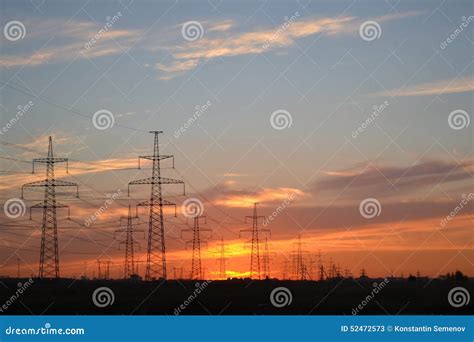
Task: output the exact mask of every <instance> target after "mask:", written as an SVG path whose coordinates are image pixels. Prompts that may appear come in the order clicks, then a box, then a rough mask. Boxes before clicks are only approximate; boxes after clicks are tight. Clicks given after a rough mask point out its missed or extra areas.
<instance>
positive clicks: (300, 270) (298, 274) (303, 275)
mask: <svg viewBox="0 0 474 342" xmlns="http://www.w3.org/2000/svg"><path fill="white" fill-rule="evenodd" d="M303 253H308V252H306V251H303V250H302V242H301V234H298V242H297V243H296V253H295V254H294V255H293V258H294V266H295V277H294V278H295V279H296V280H307V278H308V276H309V274H308V267H307V265H306V263H305V260H304V257H303Z"/></svg>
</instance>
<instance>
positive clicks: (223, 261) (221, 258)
mask: <svg viewBox="0 0 474 342" xmlns="http://www.w3.org/2000/svg"><path fill="white" fill-rule="evenodd" d="M218 246H219V247H220V251H219V254H220V255H219V278H220V279H226V278H227V274H226V267H225V266H226V259H227V258H226V257H225V243H224V238H222V239H221V243H220V244H218Z"/></svg>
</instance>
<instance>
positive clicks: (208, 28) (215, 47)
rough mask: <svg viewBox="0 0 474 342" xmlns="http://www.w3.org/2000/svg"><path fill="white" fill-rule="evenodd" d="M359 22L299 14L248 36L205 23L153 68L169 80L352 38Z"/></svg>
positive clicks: (380, 19) (230, 23)
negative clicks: (200, 33)
mask: <svg viewBox="0 0 474 342" xmlns="http://www.w3.org/2000/svg"><path fill="white" fill-rule="evenodd" d="M419 14H420V12H407V13H402V14H398V15H386V16H381V17H378V18H375V20H377V21H378V22H384V21H390V20H395V19H402V18H405V17H410V16H416V15H419ZM360 22H361V20H360V19H358V18H355V17H352V16H344V17H338V18H330V17H326V18H308V19H300V18H299V14H298V16H297V17H295V18H294V20H293V21H291V22H288V23H286V24H287V25H282V24H283V23H282V24H280V25H278V26H276V27H271V28H259V29H255V30H253V31H248V32H230V29H231V28H234V27H235V26H236V25H235V23H234V22H233V21H231V20H227V21H224V22H220V23H217V24H213V25H211V24H209V23H208V22H204V23H202V24H203V27H204V35H205V36H204V38H202V39H200V40H197V41H194V42H185V43H179V44H174V45H171V46H168V47H167V49H169V50H171V51H174V53H173V55H172V59H171V60H169V61H168V62H163V61H162V62H160V63H158V64H157V65H156V66H155V67H156V69H158V70H160V71H162V72H163V73H164V76H162V77H161V78H165V79H169V78H172V77H173V76H177V75H180V74H182V73H183V72H184V71H188V70H191V69H193V68H195V67H196V66H197V65H198V64H199V62H200V61H202V60H210V59H213V58H220V57H233V56H241V55H248V54H258V53H263V52H268V51H271V50H277V49H281V48H285V47H290V46H293V45H295V44H296V42H297V40H298V39H302V38H305V37H309V36H312V35H316V34H321V35H325V36H339V35H342V34H355V33H357V32H358V28H359V25H360Z"/></svg>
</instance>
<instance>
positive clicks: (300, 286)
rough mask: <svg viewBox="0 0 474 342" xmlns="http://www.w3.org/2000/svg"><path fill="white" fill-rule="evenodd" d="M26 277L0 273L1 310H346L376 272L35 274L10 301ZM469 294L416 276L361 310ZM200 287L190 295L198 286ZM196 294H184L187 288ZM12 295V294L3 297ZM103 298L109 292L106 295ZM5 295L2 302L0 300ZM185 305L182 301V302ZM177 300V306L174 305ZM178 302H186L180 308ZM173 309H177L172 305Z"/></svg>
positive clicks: (441, 308) (413, 310) (435, 305)
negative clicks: (198, 277) (102, 299)
mask: <svg viewBox="0 0 474 342" xmlns="http://www.w3.org/2000/svg"><path fill="white" fill-rule="evenodd" d="M26 281H27V279H20V280H18V279H10V278H6V279H0V285H3V286H0V308H1V309H2V310H0V314H26V315H28V314H35V315H38V314H48V315H53V314H54V315H56V314H67V315H76V314H81V315H83V314H86V315H88V314H92V315H100V314H121V315H122V314H136V315H146V314H159V315H174V314H177V313H178V314H183V315H208V314H212V315H217V314H224V315H230V314H234V315H235V314H237V315H241V314H250V315H253V314H256V315H267V314H269V315H275V314H276V315H306V314H312V315H341V314H342V315H351V314H352V313H353V309H354V308H356V307H357V306H358V305H359V304H361V303H362V301H363V300H364V299H366V297H367V295H369V294H370V293H371V291H372V290H373V289H374V282H377V283H379V284H380V282H381V281H382V280H381V279H366V280H363V281H361V280H359V279H358V280H357V281H356V280H354V279H345V280H330V281H323V282H315V281H279V280H262V281H251V280H248V279H246V280H237V279H236V280H227V281H212V282H211V283H209V284H207V286H205V285H204V283H205V282H203V281H199V282H198V283H199V285H198V286H196V281H189V280H186V281H184V280H183V281H177V280H170V281H154V282H131V281H124V280H93V281H85V280H74V279H61V280H50V281H48V280H38V279H36V280H34V282H33V283H32V284H31V286H29V287H28V288H27V289H26V290H24V291H23V293H22V294H20V295H19V297H18V299H16V300H13V301H11V296H12V295H13V294H14V293H15V292H16V291H17V289H18V288H19V287H18V282H22V283H23V284H24V283H25V282H26ZM459 286H460V287H463V288H465V289H467V290H468V291H469V292H470V294H471V295H473V294H474V280H472V279H470V280H467V281H463V282H456V281H441V280H431V281H429V280H427V279H417V280H416V281H407V280H395V279H394V280H390V281H389V283H388V284H387V285H386V286H385V287H384V288H383V289H381V290H380V291H379V293H377V294H375V296H374V298H373V299H371V300H369V301H368V303H367V304H366V305H365V306H364V307H363V308H362V309H361V310H359V313H358V314H360V315H367V314H382V315H383V314H402V315H407V314H415V315H421V314H428V315H429V314H435V315H441V314H442V315H444V314H446V315H448V314H449V315H458V314H462V315H467V314H473V313H474V308H473V300H474V299H473V300H471V301H470V303H469V304H468V305H465V306H462V307H460V308H454V307H452V306H451V305H450V304H449V302H448V293H449V291H450V290H451V289H452V288H454V287H459ZM99 287H108V288H110V289H111V290H112V291H113V294H114V297H115V299H114V302H113V304H112V305H109V306H106V307H103V308H100V307H97V306H96V305H94V303H93V300H92V296H93V292H94V290H96V289H97V288H99ZM277 287H285V288H287V289H289V290H290V291H291V294H292V297H293V298H292V302H291V304H289V305H287V306H284V307H281V308H277V307H275V306H273V305H272V303H271V301H270V294H271V292H272V290H273V289H275V288H277ZM197 288H201V291H200V292H201V293H199V294H196V289H197ZM193 294H194V295H196V297H195V298H194V299H192V300H190V298H191V297H190V295H193ZM9 298H10V299H9ZM106 299H107V298H106ZM7 301H9V302H10V305H8V306H7V307H6V309H5V305H4V306H3V307H2V306H1V305H2V303H7ZM186 304H187V305H186ZM180 306H181V308H180ZM183 307H184V309H183ZM178 311H179V312H178Z"/></svg>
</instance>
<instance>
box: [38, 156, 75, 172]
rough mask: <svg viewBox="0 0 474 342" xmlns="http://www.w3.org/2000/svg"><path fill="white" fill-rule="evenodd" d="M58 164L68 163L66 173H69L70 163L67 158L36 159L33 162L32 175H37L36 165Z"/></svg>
mask: <svg viewBox="0 0 474 342" xmlns="http://www.w3.org/2000/svg"><path fill="white" fill-rule="evenodd" d="M56 163H66V173H69V161H68V159H67V158H53V157H48V158H35V159H33V162H32V173H35V164H46V165H48V164H50V165H51V164H56Z"/></svg>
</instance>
